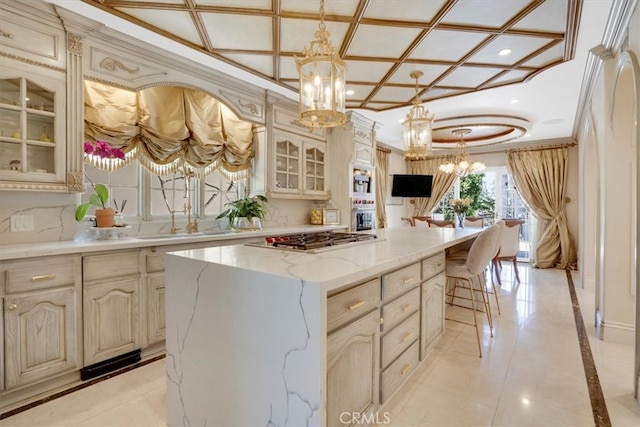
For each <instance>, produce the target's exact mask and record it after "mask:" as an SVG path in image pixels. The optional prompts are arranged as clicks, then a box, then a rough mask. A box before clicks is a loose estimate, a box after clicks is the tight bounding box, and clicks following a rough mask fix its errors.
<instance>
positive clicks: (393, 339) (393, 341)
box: [382, 313, 420, 368]
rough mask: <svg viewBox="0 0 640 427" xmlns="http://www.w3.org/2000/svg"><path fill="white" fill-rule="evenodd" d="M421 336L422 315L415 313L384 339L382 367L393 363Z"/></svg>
mask: <svg viewBox="0 0 640 427" xmlns="http://www.w3.org/2000/svg"><path fill="white" fill-rule="evenodd" d="M419 335H420V313H415V314H413V315H412V316H411V317H409V318H408V319H407V320H405V321H404V322H402V323H401V324H399V325H398V326H397V327H396V328H395V329H393V330H392V331H390V332H389V333H388V334H387V335H385V336H384V337H382V367H383V368H384V367H385V366H387V365H388V364H389V363H391V362H392V361H393V359H395V358H396V357H398V355H399V354H400V353H402V352H403V351H404V350H405V349H406V348H407V347H409V346H410V345H411V344H412V343H413V342H414V341H415V340H416V339H418V337H419Z"/></svg>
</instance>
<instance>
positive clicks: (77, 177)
mask: <svg viewBox="0 0 640 427" xmlns="http://www.w3.org/2000/svg"><path fill="white" fill-rule="evenodd" d="M67 190H69V192H71V193H84V192H85V188H84V182H83V173H82V172H68V173H67Z"/></svg>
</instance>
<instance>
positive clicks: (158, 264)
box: [145, 251, 165, 273]
mask: <svg viewBox="0 0 640 427" xmlns="http://www.w3.org/2000/svg"><path fill="white" fill-rule="evenodd" d="M164 255H165V252H164V251H162V252H161V253H157V252H156V253H154V254H147V255H146V256H145V261H146V264H147V265H146V269H147V270H146V271H147V273H157V272H160V271H164Z"/></svg>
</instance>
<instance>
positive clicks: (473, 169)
mask: <svg viewBox="0 0 640 427" xmlns="http://www.w3.org/2000/svg"><path fill="white" fill-rule="evenodd" d="M451 133H453V134H455V135H460V142H458V145H457V147H456V148H457V153H456V156H455V158H454V160H453V162H448V163H445V164H442V165H440V170H441V171H442V172H445V173H455V174H456V175H457V176H459V177H461V178H463V177H465V176H467V175H469V174H470V173H478V172H481V171H483V170H484V169H485V168H486V166H485V165H484V163H481V162H473V163H470V161H469V153H468V152H467V144H465V143H464V136H465V135H467V134H469V133H471V129H469V128H459V129H454V130H452V131H451Z"/></svg>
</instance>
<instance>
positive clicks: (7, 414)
mask: <svg viewBox="0 0 640 427" xmlns="http://www.w3.org/2000/svg"><path fill="white" fill-rule="evenodd" d="M165 357H166V354H160V355H158V356H155V357H151V358H149V359H145V360H142V361H140V362H138V363H134V364H133V365H129V366H125V367H124V368H121V369H118V370H117V371H113V372H109V373H108V374H106V375H103V376H101V377H98V378H94V379H92V380H89V381H84V382H83V383H81V384H78V385H76V386H73V387H70V388H68V389H66V390H62V391H59V392H57V393H54V394H52V395H50V396H47V397H43V398H42V399H38V400H35V401H33V402H31V403H28V404H26V405H23V406H20V407H19V408H15V409H12V410H10V411H7V412H4V413H2V414H0V420H3V419H5V418H8V417H10V416H12V415H15V414H19V413H20V412H23V411H26V410H28V409H31V408H34V407H36V406H38V405H42V404H43V403H47V402H50V401H52V400H53V399H57V398H59V397H62V396H66V395H67V394H69V393H73V392H74V391H78V390H82V389H83V388H86V387H89V386H91V385H94V384H96V383H99V382H101V381H104V380H108V379H109V378H113V377H115V376H118V375H120V374H124V373H125V372H129V371H130V370H132V369H135V368H139V367H140V366H144V365H146V364H149V363H151V362H155V361H156V360H160V359H164V358H165Z"/></svg>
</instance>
